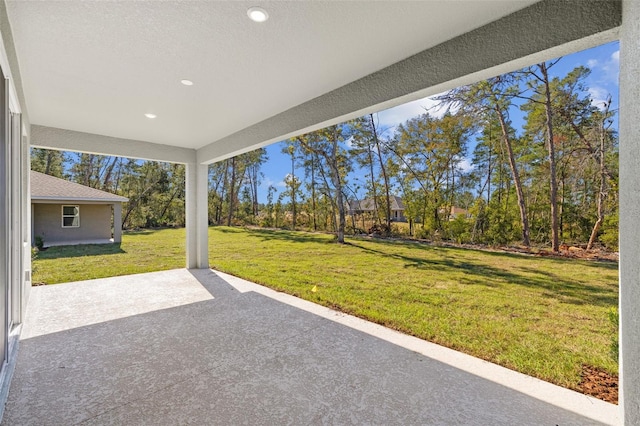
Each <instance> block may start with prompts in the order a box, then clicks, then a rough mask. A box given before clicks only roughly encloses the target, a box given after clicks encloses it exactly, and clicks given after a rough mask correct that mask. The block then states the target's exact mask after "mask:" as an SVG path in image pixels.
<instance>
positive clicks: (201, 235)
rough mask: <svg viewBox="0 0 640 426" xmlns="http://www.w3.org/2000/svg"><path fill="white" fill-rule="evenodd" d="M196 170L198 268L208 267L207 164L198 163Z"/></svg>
mask: <svg viewBox="0 0 640 426" xmlns="http://www.w3.org/2000/svg"><path fill="white" fill-rule="evenodd" d="M197 167H198V171H197V175H198V176H197V181H198V189H197V194H196V195H197V197H198V200H197V209H198V212H197V218H196V220H197V224H196V232H197V239H198V240H197V241H198V243H197V245H198V248H197V250H198V254H197V262H198V268H199V269H206V268H208V267H209V166H208V165H206V164H198V166H197Z"/></svg>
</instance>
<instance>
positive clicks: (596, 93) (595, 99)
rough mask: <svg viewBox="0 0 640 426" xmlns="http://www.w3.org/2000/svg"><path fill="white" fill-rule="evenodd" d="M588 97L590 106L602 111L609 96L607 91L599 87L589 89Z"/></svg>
mask: <svg viewBox="0 0 640 426" xmlns="http://www.w3.org/2000/svg"><path fill="white" fill-rule="evenodd" d="M589 95H590V96H591V105H593V106H594V107H596V108H598V109H600V110H603V109H604V106H605V104H606V102H607V99H608V98H609V95H610V94H609V91H608V90H606V89H604V88H602V87H600V86H591V87H590V88H589Z"/></svg>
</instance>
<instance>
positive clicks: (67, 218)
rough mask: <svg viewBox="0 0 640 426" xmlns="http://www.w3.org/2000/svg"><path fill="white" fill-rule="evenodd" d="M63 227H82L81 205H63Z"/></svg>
mask: <svg viewBox="0 0 640 426" xmlns="http://www.w3.org/2000/svg"><path fill="white" fill-rule="evenodd" d="M62 227H63V228H79V227H80V206H62Z"/></svg>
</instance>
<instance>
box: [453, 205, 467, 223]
mask: <svg viewBox="0 0 640 426" xmlns="http://www.w3.org/2000/svg"><path fill="white" fill-rule="evenodd" d="M460 216H462V217H464V218H465V219H469V218H470V217H471V213H469V210H467V209H463V208H462V207H456V206H451V211H450V212H449V220H456V219H457V218H458V217H460Z"/></svg>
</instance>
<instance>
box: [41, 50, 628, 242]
mask: <svg viewBox="0 0 640 426" xmlns="http://www.w3.org/2000/svg"><path fill="white" fill-rule="evenodd" d="M558 61H559V60H554V61H549V62H544V63H540V64H536V65H533V66H531V67H527V68H525V69H522V70H518V71H515V72H512V73H509V74H505V75H501V76H497V77H493V78H490V79H487V80H483V81H480V82H478V83H475V84H471V85H468V86H463V87H459V88H456V89H454V90H451V91H449V92H447V93H444V94H442V95H440V96H439V97H438V101H439V103H440V105H439V108H440V109H439V110H437V111H427V110H425V112H424V113H423V114H420V115H417V116H415V117H412V118H410V119H408V120H407V121H405V122H404V123H401V124H399V125H398V126H397V127H396V128H395V129H394V130H393V132H390V131H388V130H389V129H381V128H380V125H379V123H378V121H377V117H376V116H375V115H373V114H370V115H367V116H364V117H360V118H357V119H354V120H350V121H348V122H345V123H341V124H337V125H333V126H329V127H326V128H324V129H321V130H317V131H314V132H311V133H308V134H305V135H300V136H297V137H294V138H292V139H289V140H287V141H284V142H282V143H281V148H282V153H283V154H284V155H286V156H287V158H290V165H291V168H290V170H289V171H288V172H287V173H286V176H284V179H283V185H284V186H283V187H276V186H273V185H271V186H270V187H269V188H268V190H267V197H266V201H262V202H260V201H259V200H258V193H259V188H260V185H261V181H262V179H263V175H262V173H261V167H262V166H263V165H264V164H265V163H266V162H267V161H268V158H267V153H266V151H265V150H264V149H258V150H256V151H252V152H249V153H246V154H242V155H239V156H237V157H234V158H230V159H227V160H224V161H221V162H218V163H215V164H213V165H211V166H210V167H209V222H210V223H211V224H214V225H215V224H220V225H248V224H251V225H257V226H264V227H276V228H288V229H307V230H316V231H330V232H335V233H336V235H337V239H338V241H340V242H343V241H344V236H345V234H349V233H359V232H378V233H381V234H387V235H389V234H404V235H406V236H411V237H418V238H427V239H447V240H453V241H457V242H473V243H481V244H492V245H494V244H511V243H519V244H522V245H524V246H529V245H532V244H536V245H548V246H550V247H551V248H552V250H554V251H557V250H559V248H560V246H561V244H563V243H565V244H584V245H585V246H586V247H587V248H591V247H593V246H594V245H596V244H602V245H605V246H607V247H609V248H610V249H616V248H617V240H618V234H617V232H618V226H617V223H618V195H617V194H618V192H617V187H618V139H617V132H616V131H615V129H614V126H613V124H614V120H615V114H616V111H614V110H612V109H611V102H610V100H608V101H606V102H604V103H603V104H602V105H594V103H593V100H592V99H591V96H590V94H589V88H588V87H587V86H586V83H585V81H586V78H587V77H588V75H589V73H590V71H589V69H588V68H586V67H577V68H575V69H573V70H572V71H570V72H569V73H568V74H566V75H564V76H561V77H552V76H551V75H550V70H551V69H552V68H553V67H554V66H555V65H556V64H557V63H558ZM515 114H517V115H518V116H519V118H517V119H516V121H517V122H520V123H522V125H521V126H520V128H518V129H516V128H515V125H514V122H513V121H512V119H511V116H513V115H515ZM465 162H470V165H471V166H472V167H469V164H465ZM32 168H33V169H34V170H38V171H41V172H44V173H48V174H52V175H54V176H59V177H66V178H69V179H71V180H73V181H76V182H78V183H82V184H85V185H88V186H91V187H94V188H98V189H103V190H106V191H109V192H113V193H117V194H120V195H123V196H126V197H128V198H129V202H128V203H127V204H126V205H125V208H124V213H123V221H124V227H125V228H135V227H150V226H183V225H184V167H183V166H181V165H176V164H167V163H157V162H150V161H136V160H130V159H123V158H119V157H104V156H98V155H91V154H69V153H62V152H55V151H48V150H40V149H33V150H32ZM395 195H397V196H399V197H401V199H402V201H403V203H404V208H405V210H404V216H405V217H406V218H407V223H406V224H404V223H397V222H393V220H392V211H391V204H392V203H391V200H392V197H393V196H395ZM363 198H369V199H371V200H373V206H374V207H373V211H372V212H369V213H367V214H357V215H356V214H350V208H349V207H350V206H353V205H354V203H356V202H357V201H358V200H362V199H363ZM452 207H457V208H461V209H465V211H466V212H467V214H466V215H458V216H455V217H453V216H452V215H451V211H452Z"/></svg>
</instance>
